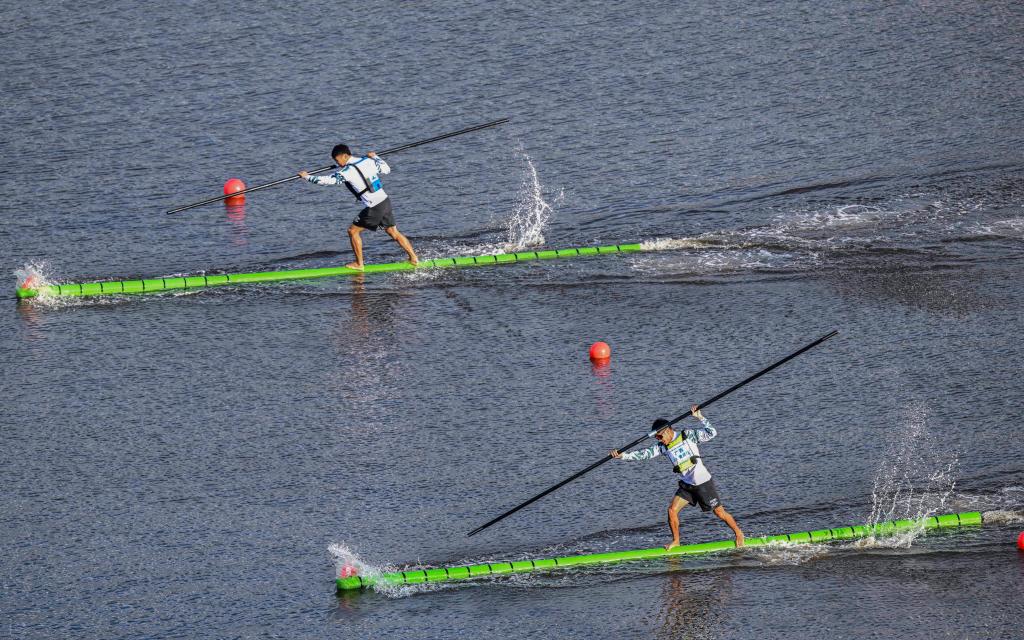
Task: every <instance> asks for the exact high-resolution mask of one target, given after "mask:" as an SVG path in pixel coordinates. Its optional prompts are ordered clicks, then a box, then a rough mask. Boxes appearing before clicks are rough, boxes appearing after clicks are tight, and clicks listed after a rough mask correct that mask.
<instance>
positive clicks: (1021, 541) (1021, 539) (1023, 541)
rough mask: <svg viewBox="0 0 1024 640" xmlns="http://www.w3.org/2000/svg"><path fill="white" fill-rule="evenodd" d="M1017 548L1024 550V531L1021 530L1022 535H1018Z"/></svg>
mask: <svg viewBox="0 0 1024 640" xmlns="http://www.w3.org/2000/svg"><path fill="white" fill-rule="evenodd" d="M1017 548H1018V549H1020V550H1021V551H1024V531H1021V532H1020V535H1019V536H1017Z"/></svg>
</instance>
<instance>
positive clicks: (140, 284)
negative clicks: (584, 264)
mask: <svg viewBox="0 0 1024 640" xmlns="http://www.w3.org/2000/svg"><path fill="white" fill-rule="evenodd" d="M636 251H643V249H642V248H641V246H640V244H615V245H607V246H602V247H578V248H570V249H547V250H544V251H519V252H516V253H498V254H493V255H486V256H467V257H460V258H436V259H434V260H422V261H420V263H419V265H417V266H415V267H414V266H413V265H411V264H409V263H408V262H388V263H384V264H368V265H366V267H365V270H364V271H357V270H355V269H349V268H348V267H325V268H321V269H292V270H289V271H261V272H257V273H235V274H218V275H212V276H185V277H176V278H150V279H146V280H115V281H110V282H87V283H72V284H54V285H49V286H45V287H40V288H28V289H26V288H18V290H17V294H18V297H19V298H34V297H37V296H47V295H49V296H99V295H117V294H122V293H159V292H163V291H179V290H186V289H202V288H205V287H215V286H220V285H228V284H249V283H259V282H284V281H286V280H308V279H311V278H327V277H332V276H352V275H357V274H359V273H368V274H373V273H390V272H393V271H413V270H416V269H428V268H435V269H439V268H445V267H475V266H484V265H490V264H509V263H513V262H526V261H530V260H551V259H554V258H575V257H577V256H596V255H605V254H609V253H632V252H636Z"/></svg>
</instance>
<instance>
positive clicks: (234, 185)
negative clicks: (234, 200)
mask: <svg viewBox="0 0 1024 640" xmlns="http://www.w3.org/2000/svg"><path fill="white" fill-rule="evenodd" d="M239 191H245V183H244V182H242V181H241V180H239V179H238V178H231V179H230V180H228V181H227V182H225V183H224V195H226V196H230V195H231V194H232V193H238V192H239Z"/></svg>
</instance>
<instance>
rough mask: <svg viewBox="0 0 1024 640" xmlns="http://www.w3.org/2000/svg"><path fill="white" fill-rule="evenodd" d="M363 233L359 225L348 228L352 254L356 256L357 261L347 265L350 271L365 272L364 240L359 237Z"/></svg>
mask: <svg viewBox="0 0 1024 640" xmlns="http://www.w3.org/2000/svg"><path fill="white" fill-rule="evenodd" d="M362 232H363V228H362V227H360V226H358V225H352V226H350V227H349V228H348V239H349V240H350V241H351V242H352V252H353V253H355V254H356V261H355V262H350V263H348V264H346V265H345V266H346V267H348V268H349V269H358V270H359V271H362V270H363V239H362V238H360V237H359V234H360V233H362Z"/></svg>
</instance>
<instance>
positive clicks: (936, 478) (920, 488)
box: [860, 406, 959, 547]
mask: <svg viewBox="0 0 1024 640" xmlns="http://www.w3.org/2000/svg"><path fill="white" fill-rule="evenodd" d="M905 423H906V425H905V426H904V427H903V428H902V429H893V430H890V431H889V432H888V433H889V434H891V435H890V442H889V443H888V445H887V447H886V450H885V452H884V453H883V454H882V456H881V460H882V462H881V464H880V466H879V468H878V472H877V474H876V475H875V481H874V486H873V487H872V489H871V500H872V506H871V516H870V517H869V518H868V523H869V524H870V525H872V526H873V525H876V524H878V523H880V522H884V521H887V520H899V519H903V518H915V519H916V518H926V517H928V516H931V515H934V514H936V513H940V512H945V511H946V509H947V502H949V501H950V498H951V497H952V496H953V490H954V488H955V487H956V475H957V471H958V468H959V458H958V457H957V454H956V452H954V451H951V450H950V448H949V446H948V444H946V443H944V442H943V441H942V440H940V439H939V438H938V437H937V436H936V435H934V434H933V433H932V432H931V431H930V429H929V426H928V411H927V410H926V409H924V408H923V407H919V406H918V407H912V408H910V409H909V410H908V414H907V416H906V419H905ZM922 532H923V527H922V528H921V530H910V531H907V532H906V533H903V534H899V535H896V536H892V537H886V538H884V539H877V540H876V539H875V538H874V537H870V538H866V539H864V540H863V541H861V543H860V545H861V546H888V547H909V546H910V544H911V542H913V540H914V539H915V538H917V537H918V536H919V535H920V534H921V533H922Z"/></svg>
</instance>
